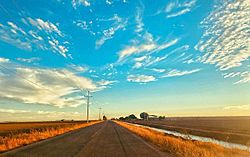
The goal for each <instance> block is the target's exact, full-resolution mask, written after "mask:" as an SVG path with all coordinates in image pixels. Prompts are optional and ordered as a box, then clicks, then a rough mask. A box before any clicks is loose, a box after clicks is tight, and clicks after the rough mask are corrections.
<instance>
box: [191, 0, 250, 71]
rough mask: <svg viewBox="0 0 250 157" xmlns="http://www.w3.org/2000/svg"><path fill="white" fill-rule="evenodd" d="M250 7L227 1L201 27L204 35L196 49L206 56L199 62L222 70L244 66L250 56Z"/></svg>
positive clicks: (240, 0)
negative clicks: (213, 65)
mask: <svg viewBox="0 0 250 157" xmlns="http://www.w3.org/2000/svg"><path fill="white" fill-rule="evenodd" d="M249 7H250V3H248V1H245V0H239V1H224V2H223V4H221V5H216V7H215V8H214V11H212V12H211V13H210V15H209V16H208V17H207V18H205V19H204V20H203V21H202V22H201V25H202V27H203V28H204V34H203V36H202V38H201V40H200V41H199V43H198V44H197V45H196V46H195V48H196V49H197V50H199V51H201V52H203V53H204V55H203V56H202V57H201V58H200V60H199V61H200V62H202V63H206V64H215V65H216V66H217V67H218V68H219V69H220V70H229V69H231V68H235V67H239V66H242V64H243V62H244V61H245V60H247V59H248V58H249V56H250V53H249V52H250V38H249V30H250V22H249V20H248V18H246V17H248V16H249V15H250V10H249Z"/></svg>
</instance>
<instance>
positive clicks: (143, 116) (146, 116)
mask: <svg viewBox="0 0 250 157" xmlns="http://www.w3.org/2000/svg"><path fill="white" fill-rule="evenodd" d="M140 117H141V119H144V120H146V119H148V113H146V112H142V113H141V114H140Z"/></svg>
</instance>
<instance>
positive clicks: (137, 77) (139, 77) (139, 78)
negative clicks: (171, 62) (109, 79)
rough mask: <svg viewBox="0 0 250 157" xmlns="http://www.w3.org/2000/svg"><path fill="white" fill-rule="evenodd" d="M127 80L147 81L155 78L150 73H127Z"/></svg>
mask: <svg viewBox="0 0 250 157" xmlns="http://www.w3.org/2000/svg"><path fill="white" fill-rule="evenodd" d="M127 81H128V82H137V83H147V82H152V81H156V78H155V77H154V76H151V75H129V76H128V77H127Z"/></svg>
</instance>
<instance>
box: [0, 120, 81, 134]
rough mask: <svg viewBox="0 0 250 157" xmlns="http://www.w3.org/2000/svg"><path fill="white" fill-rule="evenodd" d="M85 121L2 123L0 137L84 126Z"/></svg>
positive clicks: (0, 124)
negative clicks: (48, 129) (54, 128)
mask: <svg viewBox="0 0 250 157" xmlns="http://www.w3.org/2000/svg"><path fill="white" fill-rule="evenodd" d="M84 122H85V121H48V122H9V123H0V136H6V135H8V134H10V133H11V134H18V133H24V132H26V133H28V132H30V131H33V130H41V129H45V128H51V127H63V126H66V125H74V124H82V123H84Z"/></svg>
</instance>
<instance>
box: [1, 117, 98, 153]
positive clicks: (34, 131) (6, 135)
mask: <svg viewBox="0 0 250 157" xmlns="http://www.w3.org/2000/svg"><path fill="white" fill-rule="evenodd" d="M95 123H98V121H93V122H90V123H86V122H83V121H77V122H18V123H0V152H3V151H7V150H10V149H14V148H17V147H20V146H23V145H27V144H30V143H33V142H36V141H40V140H44V139H47V138H50V137H54V136H57V135H60V134H63V133H66V132H69V131H72V130H75V129H79V128H82V127H86V126H89V125H92V124H95Z"/></svg>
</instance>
